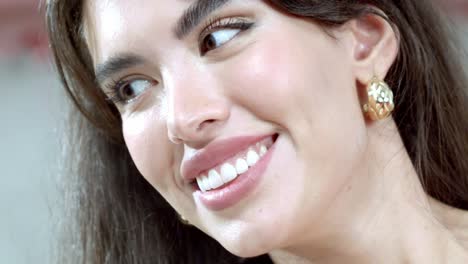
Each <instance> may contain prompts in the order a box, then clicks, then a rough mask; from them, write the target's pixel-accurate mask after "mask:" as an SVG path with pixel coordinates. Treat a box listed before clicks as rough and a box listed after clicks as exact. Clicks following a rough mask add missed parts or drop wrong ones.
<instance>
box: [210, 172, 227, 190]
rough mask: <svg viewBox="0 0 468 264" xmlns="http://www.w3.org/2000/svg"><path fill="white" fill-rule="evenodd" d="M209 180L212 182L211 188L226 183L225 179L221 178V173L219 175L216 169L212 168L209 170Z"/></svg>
mask: <svg viewBox="0 0 468 264" xmlns="http://www.w3.org/2000/svg"><path fill="white" fill-rule="evenodd" d="M208 182H209V183H210V187H211V189H216V188H218V187H219V186H221V185H223V184H224V182H223V179H221V175H219V173H218V172H217V171H216V170H210V171H209V172H208Z"/></svg>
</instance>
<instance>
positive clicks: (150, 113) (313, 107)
mask: <svg viewBox="0 0 468 264" xmlns="http://www.w3.org/2000/svg"><path fill="white" fill-rule="evenodd" d="M197 3H200V4H201V5H200V6H198V8H193V6H194V5H197ZM203 3H204V4H203ZM206 3H210V4H206ZM187 10H189V11H187ZM194 10H195V11H194ZM196 10H198V11H199V12H196ZM85 14H86V16H85V21H84V22H85V23H84V25H85V32H86V37H87V41H88V44H89V46H90V50H91V54H92V56H93V59H94V64H95V67H96V71H97V74H98V79H99V80H100V81H102V84H103V86H104V88H103V89H104V91H105V92H106V93H108V94H111V97H112V98H113V99H115V100H116V101H117V102H116V105H117V107H118V109H119V110H120V112H121V115H122V121H123V133H124V137H125V141H126V144H127V146H128V149H129V151H130V153H131V155H132V157H133V159H134V161H135V163H136V165H137V167H138V169H139V170H140V172H141V173H142V175H143V176H144V177H145V178H146V179H147V180H148V181H149V182H150V183H151V184H152V185H153V186H154V187H155V188H156V189H157V190H158V191H159V192H160V193H161V194H162V195H163V196H164V197H165V198H166V200H167V201H168V202H169V203H170V204H171V205H172V206H173V207H174V208H175V209H176V210H177V211H178V212H179V213H180V214H181V215H183V217H184V218H186V219H188V220H189V221H190V223H192V224H193V225H195V226H196V227H197V228H199V229H201V230H202V231H204V232H205V233H207V234H208V235H210V236H211V237H213V238H214V239H216V240H218V241H219V242H220V243H221V244H222V245H223V246H224V247H225V248H226V249H228V250H229V251H231V252H232V253H234V254H237V255H240V256H253V255H257V254H261V253H265V252H269V251H271V250H272V249H276V248H285V247H289V246H291V245H293V244H294V243H300V242H301V241H305V240H308V239H314V236H315V238H317V237H318V236H320V234H321V232H322V230H327V228H329V223H330V219H337V218H340V219H346V217H347V216H348V215H350V214H351V210H352V208H353V206H343V205H350V204H351V203H352V200H351V199H349V197H354V196H352V195H347V194H346V193H348V192H354V191H355V189H353V190H351V191H350V186H351V183H352V181H353V179H354V178H355V175H357V174H359V173H360V170H361V168H360V167H359V166H362V165H358V164H362V159H363V157H364V152H365V149H366V144H367V139H366V125H365V121H364V118H363V116H362V112H361V110H360V104H359V100H358V92H357V88H356V77H355V76H354V74H353V64H352V57H353V55H352V49H353V47H352V43H351V41H350V39H351V38H350V37H349V34H348V33H347V31H346V30H339V31H338V30H334V31H333V33H334V37H335V38H332V37H331V36H330V35H329V34H327V33H325V32H324V31H323V30H321V29H320V28H319V27H318V26H317V25H316V24H314V23H313V22H311V21H306V20H304V19H300V18H297V17H292V16H289V15H286V14H284V13H281V12H280V11H278V10H277V9H274V8H273V7H272V6H270V5H268V4H267V3H265V2H263V1H250V0H232V1H190V0H189V1H187V0H184V1H183V0H177V1H174V0H158V1H144V0H135V1H112V0H106V1H104V0H94V1H88V2H87V3H86V9H85ZM187 14H191V15H192V18H193V20H192V21H191V22H187V21H186V20H183V19H181V17H185V16H184V15H187ZM200 15H201V17H200ZM181 21H185V24H183V25H184V26H183V27H182V28H180V25H179V23H180V22H181ZM192 22H195V23H194V24H192ZM113 81H114V82H115V81H116V82H117V84H116V85H114V84H113V83H112V82H113ZM114 88H115V89H117V90H113V89H114ZM257 143H258V144H257ZM262 146H263V147H262ZM265 148H266V151H265ZM249 152H250V153H249ZM203 176H205V177H203ZM220 184H221V186H219V185H220ZM362 184H364V183H362ZM213 188H214V189H213ZM201 189H203V190H201ZM210 189H211V190H210ZM343 208H348V209H343ZM306 228H307V230H308V231H312V233H310V232H305V231H306ZM311 235H312V236H311Z"/></svg>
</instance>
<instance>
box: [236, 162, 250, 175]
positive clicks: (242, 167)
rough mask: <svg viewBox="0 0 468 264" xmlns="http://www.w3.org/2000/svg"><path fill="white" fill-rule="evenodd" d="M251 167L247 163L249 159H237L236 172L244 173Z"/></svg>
mask: <svg viewBox="0 0 468 264" xmlns="http://www.w3.org/2000/svg"><path fill="white" fill-rule="evenodd" d="M248 169H249V165H248V164H247V161H245V160H244V159H237V161H236V172H237V174H242V173H244V172H246V171H247V170H248Z"/></svg>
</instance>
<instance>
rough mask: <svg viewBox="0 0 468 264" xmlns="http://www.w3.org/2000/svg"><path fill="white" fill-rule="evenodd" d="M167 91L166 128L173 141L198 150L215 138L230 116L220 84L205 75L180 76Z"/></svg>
mask: <svg viewBox="0 0 468 264" xmlns="http://www.w3.org/2000/svg"><path fill="white" fill-rule="evenodd" d="M194 75H195V76H194ZM166 89H167V96H168V98H167V100H168V107H169V109H168V116H167V129H168V136H169V139H170V140H171V141H172V142H174V143H176V144H180V143H184V144H186V145H188V146H189V147H191V148H195V149H199V148H202V147H203V146H205V145H206V144H208V143H209V142H210V141H212V140H213V139H214V138H216V137H217V136H218V134H219V133H220V130H221V128H222V127H223V125H224V124H225V123H226V121H227V120H228V119H229V115H230V107H229V102H228V99H227V98H226V96H224V95H223V93H222V91H221V85H220V84H219V82H217V81H216V80H215V79H214V78H212V77H210V76H209V75H207V74H206V73H205V74H202V73H198V74H193V75H190V76H189V75H186V76H182V75H181V74H179V75H178V77H177V78H176V79H174V80H173V81H172V82H171V85H170V87H166Z"/></svg>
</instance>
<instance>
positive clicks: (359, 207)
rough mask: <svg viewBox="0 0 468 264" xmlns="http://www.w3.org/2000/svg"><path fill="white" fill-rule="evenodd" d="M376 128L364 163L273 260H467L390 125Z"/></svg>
mask: <svg viewBox="0 0 468 264" xmlns="http://www.w3.org/2000/svg"><path fill="white" fill-rule="evenodd" d="M376 126H377V125H376ZM379 126H384V127H375V128H374V130H375V131H378V133H374V134H372V132H371V133H370V136H369V148H368V153H367V155H366V158H365V160H364V161H363V164H366V165H365V166H363V168H361V169H360V171H359V172H356V173H354V175H357V176H355V177H353V179H352V180H351V181H350V183H349V185H348V186H346V187H345V188H344V189H345V190H346V191H343V192H342V193H341V194H340V197H337V198H336V201H335V203H334V204H333V208H332V209H330V210H329V212H326V213H324V215H325V216H324V218H323V219H322V220H321V221H320V224H317V225H314V226H313V227H311V228H310V229H311V230H308V232H309V234H308V235H305V236H303V237H302V238H301V239H300V241H296V243H291V246H288V247H287V248H285V249H282V250H277V251H273V252H271V254H270V255H271V257H272V259H273V260H274V262H275V263H277V264H282V263H314V264H315V263H330V264H332V263H350V264H351V263H360V264H362V263H449V262H450V263H458V262H456V260H459V261H460V263H468V262H467V261H468V258H467V257H466V255H465V254H466V252H465V251H464V249H463V248H462V247H461V246H460V245H459V243H458V242H457V240H456V239H455V238H454V236H453V235H452V234H451V232H450V231H449V230H448V229H447V228H446V227H445V226H444V225H442V224H441V222H439V220H438V217H436V216H435V214H434V212H433V210H432V208H431V203H430V198H429V197H428V196H427V195H426V194H425V192H424V190H423V188H422V186H421V183H420V182H419V178H418V176H417V173H416V172H415V170H414V168H413V165H412V163H411V160H410V158H409V156H408V155H407V152H406V151H405V148H404V146H403V143H402V140H401V138H400V137H399V134H398V133H397V132H394V131H397V130H396V127H395V126H394V123H393V122H392V121H389V122H387V123H385V124H380V125H379ZM371 129H372V128H371ZM371 146H372V147H371ZM364 183H365V184H364ZM350 208H351V210H350ZM315 227H319V228H315ZM304 233H307V231H306V232H304ZM462 259H464V262H462V261H463V260H462Z"/></svg>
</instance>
